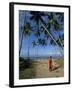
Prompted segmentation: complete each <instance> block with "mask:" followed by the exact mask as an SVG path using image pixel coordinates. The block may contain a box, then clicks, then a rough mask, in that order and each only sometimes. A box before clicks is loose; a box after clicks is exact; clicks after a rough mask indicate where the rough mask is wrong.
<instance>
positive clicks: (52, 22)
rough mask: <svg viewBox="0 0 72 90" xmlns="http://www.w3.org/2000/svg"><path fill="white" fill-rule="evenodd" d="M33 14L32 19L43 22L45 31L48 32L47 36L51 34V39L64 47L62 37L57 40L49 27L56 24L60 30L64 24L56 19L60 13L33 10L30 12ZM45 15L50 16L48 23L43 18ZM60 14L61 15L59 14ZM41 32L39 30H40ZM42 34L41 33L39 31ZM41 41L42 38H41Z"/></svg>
mask: <svg viewBox="0 0 72 90" xmlns="http://www.w3.org/2000/svg"><path fill="white" fill-rule="evenodd" d="M30 13H31V14H32V17H31V20H34V21H36V22H39V21H40V22H41V23H42V24H41V25H42V27H43V28H44V29H43V30H44V32H46V33H47V36H49V37H50V38H51V40H52V41H53V42H54V43H55V44H56V45H57V46H60V47H61V48H62V49H63V43H62V42H61V39H60V38H59V41H57V40H56V39H55V38H54V36H53V35H52V34H51V33H50V31H49V29H50V28H51V26H54V28H55V30H60V29H61V27H62V25H61V24H59V23H58V21H57V20H56V19H57V18H56V15H58V13H56V14H53V13H49V15H48V14H46V13H44V12H38V11H31V12H30ZM43 16H48V23H46V22H45V21H44V20H43V18H42V17H43ZM59 16H61V15H60V14H59ZM38 32H39V31H38ZM39 34H40V33H39ZM39 41H40V43H41V40H39Z"/></svg>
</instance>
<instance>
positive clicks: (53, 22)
mask: <svg viewBox="0 0 72 90" xmlns="http://www.w3.org/2000/svg"><path fill="white" fill-rule="evenodd" d="M28 12H29V14H30V16H29V18H28V19H29V21H28V20H27V19H26V15H27V14H25V18H24V25H23V28H22V38H21V43H20V48H19V55H20V53H21V49H22V41H23V36H25V37H29V36H30V35H31V34H34V35H35V36H36V39H35V40H33V41H32V45H33V47H35V46H36V45H42V46H45V45H47V44H48V43H47V42H48V40H50V44H52V45H56V46H57V47H59V48H61V50H63V49H64V32H63V30H64V13H59V12H39V11H28ZM24 13H26V12H25V11H24ZM31 22H34V23H36V24H35V25H36V26H34V25H31ZM60 31H61V32H62V34H59V32H60ZM52 32H53V33H52ZM55 32H56V33H58V34H57V37H55V36H56V34H55ZM42 33H43V34H44V35H43V37H42Z"/></svg>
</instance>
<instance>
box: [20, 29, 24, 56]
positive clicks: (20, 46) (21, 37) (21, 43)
mask: <svg viewBox="0 0 72 90" xmlns="http://www.w3.org/2000/svg"><path fill="white" fill-rule="evenodd" d="M22 42H23V30H22V37H21V44H20V49H19V55H20V53H21V48H22Z"/></svg>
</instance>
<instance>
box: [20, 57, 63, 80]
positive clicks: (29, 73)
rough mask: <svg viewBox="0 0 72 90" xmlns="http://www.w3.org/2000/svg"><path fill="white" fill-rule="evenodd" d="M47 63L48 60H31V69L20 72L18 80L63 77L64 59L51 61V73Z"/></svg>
mask: <svg viewBox="0 0 72 90" xmlns="http://www.w3.org/2000/svg"><path fill="white" fill-rule="evenodd" d="M48 61H49V60H48V59H41V60H40V59H39V60H38V59H37V60H32V61H31V64H32V66H31V67H29V68H26V69H23V70H20V73H19V79H31V78H55V77H63V76H64V59H63V58H59V59H58V58H56V59H55V58H54V59H52V61H53V68H52V70H51V71H50V70H49V66H48Z"/></svg>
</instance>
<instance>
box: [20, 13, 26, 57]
mask: <svg viewBox="0 0 72 90" xmlns="http://www.w3.org/2000/svg"><path fill="white" fill-rule="evenodd" d="M25 21H26V14H25V18H24V24H25ZM23 33H24V30H23V29H22V38H21V44H20V48H19V56H20V53H21V48H22V42H23Z"/></svg>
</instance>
